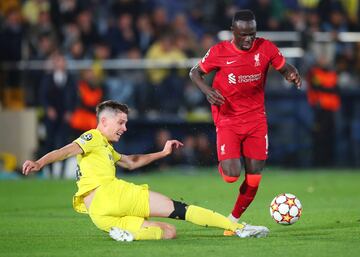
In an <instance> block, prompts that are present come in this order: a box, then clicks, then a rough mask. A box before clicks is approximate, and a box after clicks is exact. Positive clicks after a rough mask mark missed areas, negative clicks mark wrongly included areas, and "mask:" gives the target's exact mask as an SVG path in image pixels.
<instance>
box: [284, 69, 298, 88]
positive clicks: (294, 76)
mask: <svg viewBox="0 0 360 257" xmlns="http://www.w3.org/2000/svg"><path fill="white" fill-rule="evenodd" d="M291 68H292V69H290V70H289V71H288V73H287V74H286V76H285V79H286V80H287V81H289V82H290V83H294V84H295V86H296V88H297V89H300V88H301V77H300V75H299V72H298V71H297V69H295V67H291Z"/></svg>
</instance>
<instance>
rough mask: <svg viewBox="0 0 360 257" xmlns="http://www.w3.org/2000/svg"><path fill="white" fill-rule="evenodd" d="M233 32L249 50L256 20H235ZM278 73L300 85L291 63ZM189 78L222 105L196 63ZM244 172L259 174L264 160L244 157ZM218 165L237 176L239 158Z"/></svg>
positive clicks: (237, 42)
mask: <svg viewBox="0 0 360 257" xmlns="http://www.w3.org/2000/svg"><path fill="white" fill-rule="evenodd" d="M231 31H232V33H233V38H234V44H235V45H236V47H237V48H238V49H240V50H242V51H249V50H250V49H251V47H252V46H253V43H254V41H255V38H256V21H255V20H251V21H235V22H234V23H233V24H232V26H231ZM278 71H279V72H280V74H281V75H282V76H283V77H284V78H285V79H286V80H287V81H288V82H290V83H293V84H294V85H295V86H296V88H298V89H300V87H301V77H300V75H299V73H298V71H297V69H296V68H295V67H294V66H292V65H291V64H288V63H285V65H284V66H283V67H282V68H281V69H279V70H278ZM189 75H190V78H191V80H192V81H193V82H194V83H195V84H196V85H197V86H198V87H199V89H200V90H201V91H202V92H203V93H204V94H205V95H206V99H207V100H208V102H209V103H210V104H212V105H218V106H220V105H222V104H224V102H225V98H224V97H223V96H222V95H221V93H220V92H219V91H217V90H216V89H214V88H212V87H211V86H209V85H207V84H206V83H205V81H204V76H205V73H204V72H203V71H202V70H201V68H200V67H199V65H198V64H196V65H195V66H194V67H193V68H192V69H191V71H190V74H189ZM244 164H245V172H246V173H250V174H259V173H261V171H262V170H263V169H264V167H265V160H255V159H251V158H248V157H246V156H245V157H244ZM220 165H221V167H222V169H223V171H224V173H225V175H227V176H230V177H239V176H240V172H241V162H240V159H227V160H223V161H220Z"/></svg>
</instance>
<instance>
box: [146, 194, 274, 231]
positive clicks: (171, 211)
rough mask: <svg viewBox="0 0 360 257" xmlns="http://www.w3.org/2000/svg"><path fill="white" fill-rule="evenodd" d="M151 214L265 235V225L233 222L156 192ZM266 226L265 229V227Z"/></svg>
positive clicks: (152, 215)
mask: <svg viewBox="0 0 360 257" xmlns="http://www.w3.org/2000/svg"><path fill="white" fill-rule="evenodd" d="M149 198H150V216H151V217H168V218H172V219H180V220H186V221H189V222H191V223H193V224H196V225H199V226H204V227H217V228H222V229H226V230H230V231H233V232H235V234H236V235H238V236H239V237H264V236H266V235H267V234H268V233H269V230H268V229H267V228H265V227H260V226H259V227H258V226H247V225H244V224H238V223H234V222H231V221H230V220H229V219H228V218H226V217H225V216H223V215H221V214H219V213H217V212H214V211H212V210H208V209H205V208H202V207H199V206H195V205H187V204H185V203H181V202H178V201H173V200H171V199H170V198H168V197H166V196H164V195H162V194H159V193H155V192H150V197H149ZM264 228H265V229H264Z"/></svg>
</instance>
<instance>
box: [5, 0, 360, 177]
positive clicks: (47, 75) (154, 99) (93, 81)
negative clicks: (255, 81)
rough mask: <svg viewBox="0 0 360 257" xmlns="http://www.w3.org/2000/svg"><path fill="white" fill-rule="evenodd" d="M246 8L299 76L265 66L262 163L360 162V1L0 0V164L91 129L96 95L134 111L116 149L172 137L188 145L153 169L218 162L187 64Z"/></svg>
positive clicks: (149, 145) (140, 147)
mask: <svg viewBox="0 0 360 257" xmlns="http://www.w3.org/2000/svg"><path fill="white" fill-rule="evenodd" d="M245 8H248V9H251V10H252V11H253V12H254V13H255V16H256V19H257V28H258V36H263V37H265V38H268V39H271V40H272V41H273V42H275V44H276V45H277V46H278V47H279V48H280V50H281V51H282V53H283V54H284V56H285V57H286V58H287V61H288V62H289V63H291V64H293V65H295V66H296V67H297V68H298V69H299V72H300V74H301V76H302V78H303V86H302V89H301V90H296V89H295V88H294V87H293V86H292V85H290V84H288V83H287V82H285V81H284V80H283V79H282V77H281V76H280V75H279V74H278V73H277V72H276V71H273V70H270V72H269V75H268V78H267V85H266V110H267V115H268V122H269V144H270V146H269V160H268V164H269V165H275V166H283V167H294V168H309V167H327V168H333V167H349V168H355V167H359V166H360V78H359V74H360V23H359V20H358V19H359V17H360V15H359V14H360V5H359V2H358V1H357V0H327V1H324V0H273V1H270V0H253V1H250V0H223V1H215V0H210V1H209V0H207V1H206V0H183V1H180V0H179V1H177V0H22V1H21V0H7V1H0V67H1V69H0V106H1V109H0V163H1V167H0V170H3V171H6V172H8V173H9V171H13V170H17V169H19V167H21V165H22V162H23V161H24V160H25V159H36V158H38V157H39V156H41V155H42V154H44V153H46V152H48V151H50V150H53V149H54V148H58V147H61V146H63V145H65V144H67V143H68V142H70V141H71V140H73V139H75V138H76V137H77V136H79V135H80V134H81V133H82V132H83V131H85V130H87V129H90V128H92V127H94V126H95V122H96V121H95V116H94V111H95V106H96V104H97V103H99V102H100V101H102V100H105V99H113V100H118V101H121V102H123V103H126V104H128V105H129V107H130V108H131V113H130V116H129V123H128V128H129V130H128V132H127V133H126V134H125V135H124V136H123V138H122V139H121V142H119V143H118V144H116V145H115V147H116V149H117V150H119V151H120V152H123V153H126V154H131V153H146V152H151V151H157V150H159V149H162V146H163V143H164V142H165V140H166V139H168V138H177V139H180V140H182V141H183V142H184V143H185V147H184V148H183V149H181V150H179V151H177V152H176V153H175V154H174V155H173V156H172V157H169V158H168V159H165V160H161V161H159V162H157V163H155V164H153V165H152V166H151V167H150V168H164V167H167V166H172V165H180V166H181V167H185V168H189V169H192V168H196V167H200V166H213V165H215V164H216V163H217V158H216V151H215V140H216V138H215V128H214V126H213V123H212V120H211V114H210V108H209V104H208V103H207V101H206V99H205V98H204V96H203V95H202V93H201V92H200V91H199V90H198V89H197V88H196V87H195V86H194V85H193V84H192V83H191V81H190V80H189V77H188V72H189V69H190V68H191V67H192V66H193V65H194V64H196V63H197V62H198V61H199V59H200V58H202V56H203V55H204V54H205V53H206V51H207V50H208V49H209V48H210V47H211V46H212V45H214V44H215V43H216V42H218V41H220V40H228V39H230V38H231V33H230V31H229V28H230V25H231V19H232V16H233V14H234V13H235V12H236V11H237V10H239V9H245ZM212 75H213V74H212ZM212 75H210V76H208V77H207V80H208V81H209V83H211V78H212ZM74 165H75V164H74V163H73V162H72V163H70V164H66V165H63V167H64V169H62V168H61V166H60V167H58V168H57V174H58V175H56V176H65V177H66V176H67V175H66V174H65V173H66V169H68V170H70V173H71V172H72V169H73V166H74ZM52 173H53V172H52V171H51V169H49V170H48V171H47V173H46V174H47V175H46V176H48V175H49V176H50V175H51V174H52ZM4 174H5V173H4ZM69 176H71V175H69Z"/></svg>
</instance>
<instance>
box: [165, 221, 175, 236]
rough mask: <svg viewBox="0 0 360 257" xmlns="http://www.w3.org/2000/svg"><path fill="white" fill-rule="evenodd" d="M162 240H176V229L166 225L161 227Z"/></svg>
mask: <svg viewBox="0 0 360 257" xmlns="http://www.w3.org/2000/svg"><path fill="white" fill-rule="evenodd" d="M162 230H163V239H174V238H176V228H175V226H173V225H171V224H166V225H165V226H163V227H162Z"/></svg>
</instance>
